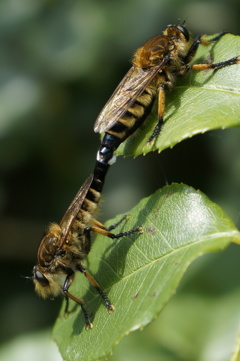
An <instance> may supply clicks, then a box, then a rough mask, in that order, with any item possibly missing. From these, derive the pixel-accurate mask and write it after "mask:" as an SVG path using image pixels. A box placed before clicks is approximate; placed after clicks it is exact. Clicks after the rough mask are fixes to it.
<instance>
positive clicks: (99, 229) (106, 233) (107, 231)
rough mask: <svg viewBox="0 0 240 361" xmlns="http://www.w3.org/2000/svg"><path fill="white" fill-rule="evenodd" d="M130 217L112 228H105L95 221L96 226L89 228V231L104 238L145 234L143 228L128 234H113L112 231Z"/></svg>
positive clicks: (132, 230)
mask: <svg viewBox="0 0 240 361" xmlns="http://www.w3.org/2000/svg"><path fill="white" fill-rule="evenodd" d="M128 218H129V216H124V217H122V218H121V219H120V220H119V221H118V222H117V223H115V224H113V225H112V226H110V227H108V228H107V227H105V226H104V225H103V224H102V223H100V222H98V221H96V220H94V221H93V223H94V224H95V226H96V227H95V226H92V227H90V228H88V230H89V231H92V232H95V233H99V234H102V235H103V236H107V237H109V238H112V239H114V238H121V237H124V236H129V235H130V234H133V233H136V232H138V233H143V231H142V227H136V228H134V229H131V230H130V231H126V232H121V233H118V234H114V233H111V232H110V231H111V230H113V229H114V228H116V227H117V226H118V225H119V224H120V223H122V221H124V220H125V219H128Z"/></svg>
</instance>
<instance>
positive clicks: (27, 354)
mask: <svg viewBox="0 0 240 361" xmlns="http://www.w3.org/2000/svg"><path fill="white" fill-rule="evenodd" d="M239 14H240V3H239V1H238V0H235V1H234V0H228V1H224V0H222V1H219V0H216V1H189V0H181V1H177V0H172V1H169V0H147V1H146V0H138V1H137V0H127V1H126V0H121V1H112V0H108V1H106V0H105V1H104V0H102V1H101V0H99V1H91V0H85V1H84V0H79V1H57V0H55V1H54V0H52V1H50V0H49V1H47V0H45V1H44V0H34V1H32V0H1V1H0V29H1V33H0V34H1V35H0V41H1V51H0V69H1V70H0V79H1V83H0V174H1V177H0V212H1V221H0V224H1V227H0V260H1V262H0V274H1V298H0V324H1V327H0V341H1V345H2V347H1V348H0V357H1V354H2V357H1V360H4V361H5V360H11V361H15V360H18V361H19V360H22V359H23V360H25V361H28V360H32V359H34V360H35V361H36V360H38V359H39V360H43V359H44V360H46V361H48V360H51V361H53V360H55V359H56V360H58V359H59V360H60V359H61V358H60V356H56V354H55V351H53V354H49V353H48V352H49V349H48V346H49V338H50V336H49V335H48V334H46V333H44V332H45V330H49V329H50V327H51V325H52V324H53V322H54V319H55V318H56V316H57V314H58V311H59V306H60V303H61V299H59V300H55V301H54V302H51V301H45V302H44V301H43V300H41V299H39V298H38V297H37V296H36V295H35V293H34V290H33V285H32V284H31V282H29V281H27V280H26V279H24V278H22V277H21V276H30V275H31V271H32V267H33V265H34V264H35V262H36V253H37V249H38V245H39V241H40V239H41V237H42V235H43V232H44V229H45V227H46V226H47V225H48V223H49V222H50V221H59V220H60V219H61V217H62V215H63V214H64V212H65V210H66V208H67V207H68V205H69V203H70V202H71V200H72V199H73V197H74V195H75V193H76V192H77V190H78V188H79V187H80V185H81V184H82V183H83V181H84V180H85V178H86V177H87V176H88V175H89V174H90V172H91V171H92V170H93V166H94V159H95V155H96V151H97V148H98V144H99V135H98V134H95V133H94V132H93V124H94V122H95V119H96V117H97V115H98V114H99V112H100V110H101V109H102V107H103V105H104V104H105V102H106V101H107V99H108V98H109V96H110V95H111V93H112V92H113V90H114V89H115V87H116V86H117V84H118V82H119V81H120V80H121V79H122V77H123V76H124V74H125V73H126V71H127V70H128V69H129V67H130V59H131V56H132V53H133V51H134V50H135V49H136V48H137V47H139V46H140V45H142V44H143V43H144V42H145V41H146V40H147V39H148V38H149V37H152V36H154V35H157V34H159V33H161V31H162V30H163V29H164V28H165V26H166V25H168V24H169V23H177V22H178V19H180V20H181V21H183V20H186V21H187V27H188V28H189V29H190V31H191V32H192V33H193V34H195V35H197V34H202V33H206V34H213V33H217V32H219V31H221V30H228V31H230V32H232V33H234V34H240V23H239ZM236 55H238V54H236ZM203 106H204V105H203ZM239 144H240V129H237V128H235V129H229V130H225V131H215V132H210V133H207V134H205V135H203V136H196V137H194V138H192V139H189V140H187V141H184V142H183V143H181V144H179V145H177V146H176V147H175V148H174V149H172V150H166V151H164V152H163V153H162V154H160V155H158V154H149V155H147V156H146V157H139V158H137V159H135V160H133V159H131V158H127V159H122V158H120V157H119V159H118V162H117V164H116V165H114V166H113V167H112V169H111V170H110V172H109V176H108V178H107V181H106V185H105V189H104V202H103V203H102V208H101V211H100V219H101V220H102V221H105V220H107V219H108V218H111V217H114V216H115V215H116V214H118V213H120V212H123V213H127V212H128V211H129V210H130V209H131V207H132V206H134V205H135V204H136V203H138V201H139V200H140V199H141V198H142V197H144V196H148V195H150V194H151V193H152V192H154V191H155V190H156V189H157V188H160V187H162V186H164V185H165V184H166V183H171V182H183V183H186V184H188V185H191V186H193V187H195V188H197V189H198V188H199V189H200V190H202V191H203V192H205V193H206V194H207V195H208V196H209V197H210V198H211V199H212V200H213V201H215V202H217V203H218V204H220V205H221V206H222V207H223V209H224V210H225V211H226V212H227V214H228V215H229V216H230V217H232V218H233V220H234V222H235V223H236V224H237V225H238V226H240V149H239ZM239 257H240V250H239V248H238V247H237V246H231V247H230V248H229V249H228V250H227V251H225V252H224V253H223V254H219V255H210V256H209V257H204V259H203V260H199V261H197V262H196V264H194V265H193V266H192V267H191V268H190V269H189V271H188V273H187V275H186V277H185V278H184V280H183V282H182V285H181V287H180V290H179V294H178V295H177V296H176V297H175V299H174V301H172V302H173V303H171V305H170V306H169V309H171V307H173V309H174V307H175V306H174V305H175V303H178V299H179V300H180V301H179V302H180V304H181V302H182V301H181V297H183V298H184V297H187V299H188V301H187V305H188V311H187V314H188V312H189V309H191V312H192V313H193V312H194V310H195V316H196V314H198V312H200V311H199V309H201V310H202V304H201V306H199V305H198V304H195V303H194V301H192V303H191V302H190V301H189V298H188V296H189V297H190V296H191V297H193V298H194V297H195V295H198V296H199V297H200V298H199V297H197V299H198V301H197V302H200V301H199V299H201V300H202V301H201V302H203V304H204V302H205V301H204V300H206V299H209V298H210V299H211V300H212V301H213V302H214V300H215V299H219V298H221V299H222V297H228V296H226V295H229V294H230V295H231V294H232V293H233V292H238V291H239V290H240V287H239V285H240V280H239V274H240V265H239V263H240V262H238V260H239ZM193 295H194V296H193ZM178 297H179V298H178ZM191 299H192V298H191ZM239 300H240V297H238V298H237V299H236V302H239ZM174 302H175V303H174ZM189 304H190V305H192V306H189ZM239 304H240V303H239ZM213 308H214V307H213ZM207 309H208V303H207V305H206V308H204V307H203V311H202V312H203V314H204V312H206V310H207ZM204 310H205V311H204ZM166 312H168V311H166ZM185 312H186V309H185ZM171 314H172V317H171V315H169V316H166V315H168V313H165V316H164V315H163V316H161V317H162V321H157V322H158V323H156V322H155V323H154V326H150V327H147V328H146V330H144V331H143V332H142V333H141V334H140V335H139V333H137V334H136V335H133V336H130V337H128V338H127V339H126V340H127V341H126V340H124V341H123V342H122V343H120V345H119V346H118V347H117V348H116V356H115V358H112V360H113V359H114V360H124V361H127V360H134V359H138V360H142V359H143V360H146V357H148V360H150V361H151V360H159V359H161V360H163V361H165V360H166V361H168V360H187V359H188V358H187V354H188V353H187V349H188V347H186V350H185V353H186V354H185V353H184V352H183V354H182V355H181V356H180V355H179V350H178V348H177V347H175V346H174V347H173V344H172V343H171V342H170V339H171V337H173V336H172V335H171V333H170V336H169V337H170V339H169V338H168V342H165V341H164V333H165V331H166V327H169V330H171V327H172V328H177V326H176V323H177V322H176V317H177V316H176V313H174V312H172V313H171ZM183 315H184V311H182V313H181V316H183ZM195 316H193V320H194V317H195ZM164 317H165V318H167V321H166V320H165V321H164ZM168 317H169V318H168ZM205 317H206V314H205ZM203 319H204V316H203ZM207 319H208V317H206V321H207ZM159 320H161V318H160V319H159ZM161 322H162V323H161ZM164 322H165V323H164ZM171 322H172V323H171ZM163 325H165V326H166V327H165V326H164V327H163ZM179 325H181V322H180V321H179ZM161 327H162V331H161ZM204 327H206V326H204ZM179 330H180V331H179V332H182V331H181V330H182V328H181V327H180V326H179ZM46 335H47V336H46ZM153 335H154V337H153ZM233 339H234V336H233ZM143 340H145V341H146V340H151V341H149V342H150V346H149V342H148V346H147V345H145V344H144V342H143ZM186 340H187V338H186ZM186 342H187V341H186ZM191 342H195V344H194V343H193V344H192V345H191V346H192V348H193V349H194V352H195V353H196V356H195V358H194V359H196V360H197V359H199V360H200V358H197V350H198V345H197V344H198V342H199V340H198V339H197V338H196V339H195V341H191ZM146 343H147V342H146ZM189 343H190V341H189ZM121 345H122V346H121ZM145 346H146V347H145ZM188 346H189V345H188ZM121 347H122V348H121ZM147 347H148V348H147ZM123 350H125V352H123ZM126 350H128V351H126ZM144 350H145V351H144ZM144 352H145V353H144ZM33 355H35V356H33ZM160 355H162V356H161V358H160ZM176 355H177V356H176ZM191 355H192V354H191ZM21 357H22V358H21ZM141 357H142V358H141ZM189 357H190V356H189ZM191 357H193V356H191ZM189 360H193V358H189ZM204 360H205V361H206V360H207V358H205V359H204ZM211 360H214V359H213V358H212V359H211Z"/></svg>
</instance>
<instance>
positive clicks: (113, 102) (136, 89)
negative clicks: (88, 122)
mask: <svg viewBox="0 0 240 361" xmlns="http://www.w3.org/2000/svg"><path fill="white" fill-rule="evenodd" d="M167 61H168V58H164V59H163V60H162V62H161V63H160V64H159V65H157V66H154V67H151V68H148V69H142V68H136V67H134V66H132V67H131V69H130V70H129V71H128V72H127V74H126V75H125V77H124V78H123V79H122V81H121V82H120V84H119V85H118V87H117V88H116V90H115V91H114V93H113V94H112V96H111V98H110V99H109V101H108V102H107V103H106V105H105V106H104V108H103V110H102V111H101V113H100V114H99V116H98V118H97V120H96V122H95V124H94V131H95V132H96V133H103V132H105V131H106V130H109V129H110V128H111V127H112V126H113V125H114V124H115V123H116V122H117V121H118V119H120V118H121V117H122V116H123V114H124V113H125V112H126V111H127V110H128V108H130V107H131V106H132V104H133V103H134V102H135V100H136V99H137V98H138V97H139V96H140V95H141V94H142V93H143V91H144V89H146V87H147V86H148V85H149V84H150V83H151V81H152V79H153V78H154V77H155V76H156V74H157V73H158V72H159V70H160V69H161V68H162V67H163V66H164V64H165V63H166V62H167Z"/></svg>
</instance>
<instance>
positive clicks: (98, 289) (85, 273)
mask: <svg viewBox="0 0 240 361" xmlns="http://www.w3.org/2000/svg"><path fill="white" fill-rule="evenodd" d="M77 269H78V270H79V271H80V272H82V273H83V274H84V275H85V277H86V278H87V279H88V281H89V282H90V283H91V285H92V286H93V287H94V288H95V289H96V290H97V291H98V293H99V294H100V296H101V297H102V299H103V301H104V303H105V306H106V308H107V310H108V312H109V313H110V312H112V311H114V309H115V308H114V306H113V305H112V304H111V303H110V301H109V299H108V298H107V296H106V295H105V293H104V292H103V291H102V289H101V287H100V286H99V284H98V283H97V281H95V279H94V278H93V277H92V276H91V275H90V273H89V272H87V270H86V268H85V267H84V265H83V264H82V263H81V264H79V265H78V266H77Z"/></svg>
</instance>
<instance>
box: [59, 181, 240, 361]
mask: <svg viewBox="0 0 240 361" xmlns="http://www.w3.org/2000/svg"><path fill="white" fill-rule="evenodd" d="M130 214H131V218H130V220H129V221H128V222H127V223H126V224H123V225H121V227H119V229H118V231H119V232H121V231H123V230H124V231H126V230H128V229H132V228H135V227H136V226H139V225H142V226H143V230H144V233H143V234H134V235H132V236H130V237H124V238H122V239H121V240H119V241H117V242H116V241H115V242H114V241H112V240H109V239H107V238H104V237H97V238H96V240H95V243H94V246H93V249H92V251H91V252H90V254H89V264H90V267H88V268H89V270H90V272H91V273H92V274H93V275H94V277H95V279H96V280H97V281H98V282H99V283H100V284H101V286H102V288H103V289H104V290H105V291H106V293H107V294H108V296H109V298H110V300H111V302H112V303H113V304H114V305H115V307H116V311H115V312H114V313H112V314H111V315H108V314H107V312H106V309H105V307H104V306H103V304H102V301H101V299H100V297H99V296H98V295H97V294H96V291H95V290H94V289H92V288H91V287H90V286H89V285H88V283H87V282H86V280H85V278H84V277H83V276H82V275H80V274H79V275H78V277H77V279H76V281H75V282H74V283H73V285H72V287H71V292H72V293H73V294H75V295H77V296H83V298H84V300H85V302H86V304H87V308H88V310H89V312H92V314H91V320H92V322H93V324H94V327H93V329H92V330H90V331H88V332H87V331H85V329H84V327H85V324H84V318H83V315H82V312H81V309H80V307H79V306H78V305H75V304H72V303H71V307H72V312H71V313H70V315H69V316H68V318H65V317H64V314H63V310H62V312H61V314H60V317H59V319H58V320H57V322H56V324H55V327H54V334H53V337H54V340H55V341H56V342H57V344H58V346H59V349H60V351H61V353H62V356H63V358H64V359H65V360H71V361H74V360H81V361H84V360H86V361H87V360H98V359H99V358H101V357H104V356H105V355H107V354H109V353H111V351H112V348H113V346H114V345H115V344H116V343H117V342H119V340H120V339H121V338H122V337H123V336H124V335H126V334H128V333H129V332H131V331H133V330H136V329H139V328H142V327H144V326H145V325H147V324H148V323H149V322H151V321H152V319H153V318H155V317H156V316H157V315H158V314H159V313H160V311H161V310H162V309H163V307H164V305H165V304H166V303H167V301H168V300H169V298H170V297H171V295H172V294H173V293H174V292H175V291H176V287H177V285H178V283H179V281H180V279H181V277H182V275H183V274H184V272H185V270H186V269H187V267H188V265H189V264H190V263H191V262H192V261H193V260H194V259H195V258H196V257H198V256H199V255H202V254H204V253H205V252H213V251H219V250H222V249H224V248H225V247H226V246H227V245H228V244H229V242H231V241H234V242H236V243H239V242H240V234H239V232H238V231H237V229H236V227H235V226H234V224H233V222H232V221H231V220H230V219H229V218H228V217H227V216H226V215H225V214H224V212H223V211H222V210H221V208H220V207H218V206H217V205H216V204H214V203H212V202H211V201H210V200H209V199H208V198H207V197H206V196H205V195H203V194H202V193H201V192H199V191H195V190H194V189H193V188H190V187H187V186H185V185H178V184H173V185H171V186H167V187H164V188H163V189H161V190H159V191H157V192H156V193H155V194H153V195H152V196H150V197H149V198H145V199H143V200H142V201H141V202H140V203H139V205H138V206H136V207H135V208H134V209H133V210H132V211H131V212H130ZM115 221H116V220H113V221H112V222H111V224H113V223H114V222H115ZM109 223H110V222H109Z"/></svg>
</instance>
